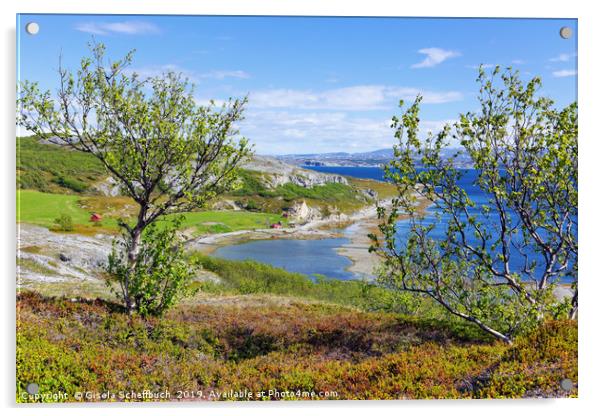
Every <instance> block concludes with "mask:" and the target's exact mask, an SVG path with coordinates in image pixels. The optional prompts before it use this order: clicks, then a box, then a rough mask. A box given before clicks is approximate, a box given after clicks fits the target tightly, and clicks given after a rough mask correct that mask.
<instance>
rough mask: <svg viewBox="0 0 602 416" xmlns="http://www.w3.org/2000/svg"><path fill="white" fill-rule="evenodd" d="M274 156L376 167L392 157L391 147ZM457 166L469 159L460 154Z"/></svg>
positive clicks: (298, 161)
mask: <svg viewBox="0 0 602 416" xmlns="http://www.w3.org/2000/svg"><path fill="white" fill-rule="evenodd" d="M457 151H458V149H457V148H454V149H446V150H444V151H443V152H444V153H443V155H444V157H451V156H452V155H453V154H455V153H456V152H457ZM274 157H275V158H277V159H279V160H281V161H283V162H286V163H290V164H293V165H297V166H301V167H303V166H357V167H361V166H365V167H378V166H382V165H384V164H386V163H388V162H389V161H390V160H391V159H393V157H394V155H393V149H391V148H388V149H378V150H373V151H371V152H359V153H347V152H334V153H302V154H289V155H278V156H274ZM456 165H457V167H461V168H469V167H471V163H470V159H469V158H468V157H467V156H465V155H462V154H461V155H460V156H458V158H457V159H456Z"/></svg>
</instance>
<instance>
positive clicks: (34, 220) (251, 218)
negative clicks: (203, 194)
mask: <svg viewBox="0 0 602 416" xmlns="http://www.w3.org/2000/svg"><path fill="white" fill-rule="evenodd" d="M82 200H85V201H86V203H88V201H91V202H95V203H94V204H89V205H91V206H100V207H102V206H107V204H106V203H105V204H101V203H99V201H101V200H102V201H104V202H106V201H107V200H108V201H109V202H110V200H111V198H107V197H86V198H85V199H84V198H82V197H80V196H77V195H63V194H49V193H44V192H38V191H33V190H18V191H17V221H18V222H24V223H29V224H35V225H40V226H43V227H47V228H49V229H52V228H54V226H55V222H54V220H55V219H56V218H58V217H60V216H61V215H63V214H67V215H69V216H71V218H72V219H73V224H74V225H75V226H76V229H75V230H76V231H78V232H82V231H84V232H85V231H86V228H87V227H90V228H89V229H88V231H91V230H95V231H101V230H104V231H117V229H118V225H117V219H118V215H113V214H112V213H111V212H103V211H100V212H99V213H100V214H101V215H103V220H102V222H101V225H100V226H98V227H92V223H91V222H90V215H91V214H92V212H98V211H91V210H89V209H84V208H82V206H81V203H82ZM108 209H110V208H108ZM282 220H283V219H282V217H281V216H280V215H278V214H266V213H260V212H247V211H198V212H190V213H187V214H184V221H183V223H182V225H181V228H182V229H190V228H193V229H195V230H196V231H195V233H196V234H206V233H210V234H212V233H224V232H231V231H239V230H250V229H256V228H266V227H269V225H270V224H272V223H275V222H278V221H282Z"/></svg>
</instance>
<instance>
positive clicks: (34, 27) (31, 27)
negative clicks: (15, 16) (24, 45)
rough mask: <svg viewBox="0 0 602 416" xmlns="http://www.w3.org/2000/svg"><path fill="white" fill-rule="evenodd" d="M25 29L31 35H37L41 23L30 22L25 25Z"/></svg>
mask: <svg viewBox="0 0 602 416" xmlns="http://www.w3.org/2000/svg"><path fill="white" fill-rule="evenodd" d="M25 31H26V32H27V33H29V34H30V35H37V34H38V32H39V31H40V25H39V24H37V23H36V22H29V23H27V24H26V25H25Z"/></svg>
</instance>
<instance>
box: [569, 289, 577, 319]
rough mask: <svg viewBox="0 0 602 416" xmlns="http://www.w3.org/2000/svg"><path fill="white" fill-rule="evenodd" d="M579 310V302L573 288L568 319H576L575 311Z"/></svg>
mask: <svg viewBox="0 0 602 416" xmlns="http://www.w3.org/2000/svg"><path fill="white" fill-rule="evenodd" d="M578 308H579V301H578V297H577V288H576V287H575V293H574V294H573V299H572V300H571V310H570V311H569V319H577V309H578Z"/></svg>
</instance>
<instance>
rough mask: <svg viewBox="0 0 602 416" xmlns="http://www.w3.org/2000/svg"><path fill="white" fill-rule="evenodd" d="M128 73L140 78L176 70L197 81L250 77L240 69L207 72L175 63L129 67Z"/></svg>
mask: <svg viewBox="0 0 602 416" xmlns="http://www.w3.org/2000/svg"><path fill="white" fill-rule="evenodd" d="M128 72H130V73H133V72H135V73H137V74H138V75H139V76H140V77H141V78H151V77H157V76H160V75H163V74H165V73H166V72H177V73H179V74H182V75H183V76H184V77H186V78H188V79H189V80H190V81H192V82H199V81H200V80H201V79H219V80H223V79H226V78H238V79H247V78H250V77H251V75H249V74H248V73H247V72H245V71H242V70H213V71H209V72H196V71H193V70H190V69H186V68H182V67H180V66H178V65H175V64H166V65H152V66H145V67H141V68H132V69H129V70H128Z"/></svg>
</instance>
